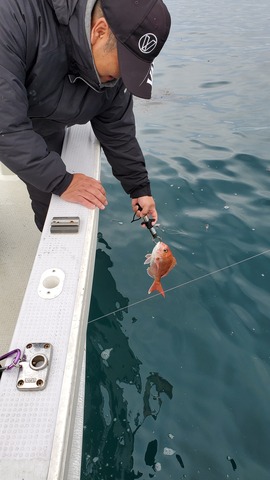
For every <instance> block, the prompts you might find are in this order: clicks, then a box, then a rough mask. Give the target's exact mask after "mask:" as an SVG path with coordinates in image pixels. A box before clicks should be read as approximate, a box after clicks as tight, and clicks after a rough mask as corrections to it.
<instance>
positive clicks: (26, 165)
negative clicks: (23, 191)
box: [0, 2, 72, 195]
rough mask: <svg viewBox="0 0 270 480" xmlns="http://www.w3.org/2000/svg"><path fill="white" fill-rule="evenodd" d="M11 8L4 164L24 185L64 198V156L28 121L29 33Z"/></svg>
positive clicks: (7, 15) (3, 27)
mask: <svg viewBox="0 0 270 480" xmlns="http://www.w3.org/2000/svg"><path fill="white" fill-rule="evenodd" d="M11 3H13V2H11ZM7 5H8V2H5V6H4V7H3V9H2V8H1V18H0V38H1V46H0V105H1V115H0V161H1V162H3V163H4V164H5V165H6V166H7V167H8V168H10V170H11V171H13V172H14V173H15V174H17V175H18V176H19V177H20V178H21V179H22V180H23V181H24V182H26V183H30V184H32V185H34V186H35V187H36V188H38V189H39V190H42V191H45V192H53V193H56V194H58V195H60V194H61V193H63V191H65V189H66V188H67V186H68V185H69V183H70V182H71V180H72V175H71V174H70V173H67V172H66V167H65V164H64V162H63V161H62V159H61V157H60V155H59V154H57V153H56V152H50V151H48V148H47V145H46V143H45V141H44V139H43V138H42V137H41V136H40V135H38V134H37V133H36V132H35V131H34V130H33V126H32V122H31V120H30V119H29V118H28V97H27V90H26V88H25V78H26V57H27V41H28V39H27V32H26V28H25V25H24V20H23V16H22V15H20V12H19V11H18V9H17V10H16V6H15V7H14V5H13V7H11V6H9V7H7ZM7 9H8V11H5V10H7Z"/></svg>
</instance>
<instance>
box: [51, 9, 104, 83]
mask: <svg viewBox="0 0 270 480" xmlns="http://www.w3.org/2000/svg"><path fill="white" fill-rule="evenodd" d="M47 2H48V3H49V4H50V6H51V8H52V9H53V10H54V12H55V15H56V17H57V20H58V22H59V24H60V25H63V27H64V28H63V31H64V33H65V38H66V44H67V49H68V55H69V57H70V74H69V77H70V80H71V81H72V82H75V81H76V79H77V78H78V77H80V78H81V79H83V80H84V81H85V82H86V83H87V84H88V85H90V86H91V87H92V88H94V89H95V90H97V91H100V92H101V91H102V90H103V86H102V85H101V83H100V79H99V76H98V73H97V71H96V67H95V64H94V61H93V57H92V51H91V44H90V21H91V13H92V10H93V7H94V5H95V3H96V0H47Z"/></svg>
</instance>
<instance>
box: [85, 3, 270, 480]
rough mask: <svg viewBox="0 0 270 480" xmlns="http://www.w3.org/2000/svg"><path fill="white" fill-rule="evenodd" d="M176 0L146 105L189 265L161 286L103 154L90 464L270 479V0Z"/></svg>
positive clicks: (168, 230) (175, 236) (145, 127)
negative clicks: (153, 290) (153, 288)
mask: <svg viewBox="0 0 270 480" xmlns="http://www.w3.org/2000/svg"><path fill="white" fill-rule="evenodd" d="M167 4H168V6H169V7H170V10H171V12H172V15H173V26H172V33H171V36H170V39H169V41H168V42H167V45H166V47H165V49H164V51H163V53H162V55H161V57H160V58H159V59H158V61H157V62H156V68H155V85H154V87H155V88H154V97H153V99H152V100H151V101H150V102H144V101H139V100H138V101H136V116H137V135H138V138H139V140H140V143H141V146H142V148H143V150H144V152H145V155H146V159H147V165H148V170H149V173H150V177H151V179H152V188H153V194H154V196H155V199H156V202H157V206H158V211H159V223H160V227H159V234H160V235H161V236H162V238H163V240H164V241H165V242H166V243H168V244H169V245H170V247H171V248H172V250H173V253H174V255H175V257H176V259H177V263H178V265H177V267H175V269H174V270H172V272H170V274H169V275H168V276H167V277H165V278H164V280H163V282H162V283H163V286H164V289H165V290H167V292H166V298H165V299H164V298H162V297H161V296H160V295H158V296H155V295H154V294H152V295H148V294H147V291H148V288H149V286H150V284H151V279H150V277H149V276H148V275H147V273H146V266H145V265H144V264H143V262H144V256H145V254H146V253H147V252H150V251H151V250H152V248H153V244H152V240H151V238H150V235H149V233H148V232H147V231H144V230H143V229H142V228H141V227H140V225H139V222H138V223H132V224H131V223H130V221H131V218H132V214H131V209H130V200H129V198H128V197H127V196H126V195H125V194H124V193H123V192H122V190H121V189H120V188H119V185H118V184H117V182H116V181H115V180H112V177H111V174H110V169H109V167H108V165H107V164H106V162H105V161H104V163H103V170H102V181H103V184H104V186H105V187H106V190H107V193H108V198H109V206H108V208H107V209H106V211H104V212H102V213H101V215H100V224H99V231H100V233H99V241H98V248H97V257H96V268H95V276H94V286H93V296H92V302H91V311H90V316H89V328H88V338H87V379H86V382H87V383H86V400H85V431H84V451H83V459H82V476H81V478H82V480H86V479H87V480H90V479H91V480H102V479H103V480H109V479H115V480H119V479H125V480H134V479H136V478H142V479H144V480H146V479H149V478H156V479H160V480H167V479H170V478H172V479H174V480H180V479H184V478H186V479H189V480H193V479H194V480H195V479H196V480H197V479H202V480H221V479H240V480H269V478H270V455H269V445H270V422H269V420H270V413H269V409H270V319H269V316H270V315H269V303H270V302H269V290H270V252H269V249H270V242H269V209H270V193H269V191H270V188H269V180H270V162H269V158H270V141H269V134H270V113H269V111H270V108H269V107H270V101H269V94H270V87H269V79H270V55H269V50H270V27H269V25H270V3H269V1H268V0H258V1H257V2H254V1H252V2H251V1H245V2H244V1H243V0H240V1H239V2H232V0H228V1H225V0H224V1H223V0H205V1H204V2H198V1H196V2H192V1H190V0H185V1H180V0H167ZM100 317H102V318H100ZM168 449H169V450H168Z"/></svg>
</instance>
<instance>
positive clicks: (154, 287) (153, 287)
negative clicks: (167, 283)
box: [148, 280, 165, 298]
mask: <svg viewBox="0 0 270 480" xmlns="http://www.w3.org/2000/svg"><path fill="white" fill-rule="evenodd" d="M154 290H157V291H158V292H159V293H161V295H163V297H164V298H165V293H164V290H163V288H162V285H161V283H160V281H159V280H155V281H154V282H153V283H152V285H151V287H150V288H149V290H148V293H152V292H154Z"/></svg>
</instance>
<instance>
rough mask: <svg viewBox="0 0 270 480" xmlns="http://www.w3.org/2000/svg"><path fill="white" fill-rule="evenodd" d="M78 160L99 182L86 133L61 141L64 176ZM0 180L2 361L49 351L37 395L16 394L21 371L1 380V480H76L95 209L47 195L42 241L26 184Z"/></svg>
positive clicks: (5, 176)
mask: <svg viewBox="0 0 270 480" xmlns="http://www.w3.org/2000/svg"><path fill="white" fill-rule="evenodd" d="M78 156H79V157H80V171H81V172H83V173H86V174H88V175H90V176H92V177H94V178H99V172H100V149H99V145H98V143H97V141H96V140H95V139H94V137H93V133H92V131H91V129H90V125H89V124H88V125H86V126H76V127H73V128H72V129H69V130H68V132H67V135H66V139H65V144H64V147H63V153H62V157H63V159H64V161H65V162H66V163H67V165H68V169H69V171H71V172H73V171H76V170H77V158H78ZM1 173H2V175H1V179H0V188H1V190H0V204H1V214H2V215H1V220H2V221H1V228H0V252H1V263H0V280H1V287H2V288H1V307H2V308H1V314H0V328H1V336H0V339H1V343H0V355H1V354H3V353H5V352H7V351H9V350H12V349H15V348H19V349H21V350H22V351H23V350H24V349H25V347H26V345H28V344H32V343H33V342H41V343H42V344H44V343H46V344H47V343H48V344H51V345H52V351H53V355H52V360H51V361H50V362H49V363H50V370H49V376H48V382H47V384H46V387H45V388H44V389H42V390H37V391H23V390H22V389H20V388H17V387H18V383H17V382H18V371H20V372H21V371H22V370H23V369H24V365H23V364H21V365H22V367H23V368H21V369H16V368H13V369H11V370H8V371H4V372H3V374H2V378H1V381H0V411H1V422H0V478H5V480H22V479H23V480H56V479H57V480H64V479H66V480H71V479H72V480H77V479H78V480H79V478H80V460H81V457H80V455H81V443H82V427H83V423H82V422H83V400H84V354H85V334H86V328H87V321H88V312H89V304H90V297H91V289H92V278H93V271H94V262H95V252H96V240H97V225H98V210H97V209H96V210H87V209H86V208H84V207H82V206H80V205H76V204H72V203H67V202H64V201H62V200H61V199H60V198H59V197H56V196H53V198H52V202H51V205H50V209H49V212H48V216H47V220H46V223H45V226H44V229H43V232H42V234H40V232H38V230H37V228H36V227H35V225H34V221H33V214H32V212H31V209H30V206H29V200H28V195H27V193H26V191H25V188H24V185H23V184H22V183H21V182H20V181H19V180H18V179H16V177H14V176H12V175H9V172H6V171H2V172H1ZM2 186H3V188H2ZM64 216H71V217H76V216H78V217H79V218H80V227H79V232H78V233H62V234H58V233H56V234H54V233H52V232H51V229H50V226H51V220H52V218H53V217H64ZM33 262H34V263H33ZM32 264H33V265H32ZM47 272H48V273H47ZM52 272H54V273H53V274H52ZM59 287H61V288H59ZM44 290H46V291H45V292H44ZM58 290H59V291H58ZM44 293H46V295H45V296H44ZM47 294H49V295H47ZM45 356H46V355H45ZM1 363H2V365H3V364H5V362H1ZM8 363H10V362H8ZM30 363H31V362H30ZM29 366H31V365H30V364H29ZM42 368H43V367H42ZM40 370H41V369H40ZM33 371H34V373H35V370H34V369H33ZM30 373H31V372H30ZM38 375H42V372H41V371H40V373H39V374H38ZM36 376H37V375H36ZM24 378H25V382H24V387H25V386H26V385H27V386H29V383H27V382H31V381H32V380H31V378H30V380H29V378H28V372H27V375H26V376H25V377H24ZM38 378H40V377H39V376H37V378H36V380H37V379H38ZM36 380H35V383H36V384H37V385H38V382H39V381H40V380H38V381H36ZM30 386H31V385H30ZM24 387H23V388H24ZM74 426H75V427H74Z"/></svg>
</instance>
